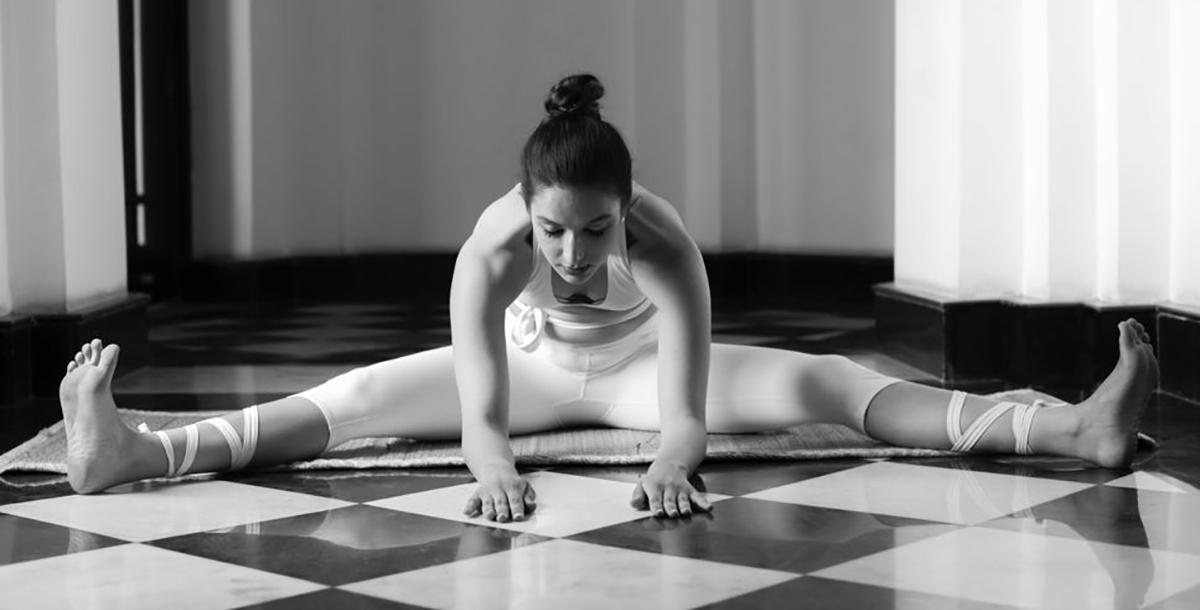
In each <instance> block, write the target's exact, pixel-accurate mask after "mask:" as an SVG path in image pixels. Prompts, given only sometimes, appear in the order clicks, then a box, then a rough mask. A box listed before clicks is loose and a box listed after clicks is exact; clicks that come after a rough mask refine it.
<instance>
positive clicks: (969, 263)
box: [896, 0, 1200, 304]
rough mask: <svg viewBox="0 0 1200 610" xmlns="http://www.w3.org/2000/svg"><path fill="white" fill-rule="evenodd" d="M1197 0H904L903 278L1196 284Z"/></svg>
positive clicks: (1148, 295)
mask: <svg viewBox="0 0 1200 610" xmlns="http://www.w3.org/2000/svg"><path fill="white" fill-rule="evenodd" d="M1198 15H1200V9H1197V6H1196V3H1194V2H1186V1H1184V0H1146V1H1145V2H1120V1H1118V0H1096V1H1094V2H1093V1H1087V0H1062V1H1059V2H1050V3H1047V2H1039V1H1036V0H1027V1H1022V2H1011V1H1007V0H971V1H969V2H963V1H960V2H938V1H933V0H900V1H899V2H898V3H897V19H896V32H897V34H896V50H897V52H896V66H897V67H896V78H897V84H896V89H897V95H896V121H897V125H896V154H897V163H896V168H897V170H896V171H897V175H896V213H897V219H896V277H897V283H898V284H900V285H901V286H905V285H907V286H910V287H915V288H927V289H930V288H931V289H935V290H938V291H941V292H944V293H946V294H948V295H950V296H951V297H953V298H962V299H970V298H1004V297H1021V298H1025V299H1033V300H1040V301H1051V300H1053V301H1089V302H1099V303H1108V304H1152V303H1155V302H1160V301H1165V300H1168V299H1173V300H1176V301H1180V302H1184V303H1186V302H1189V301H1190V302H1196V301H1200V298H1198V297H1200V279H1193V278H1197V277H1200V273H1198V272H1197V271H1198V269H1200V254H1198V253H1197V252H1198V249H1197V248H1196V247H1195V245H1194V240H1193V239H1191V236H1194V235H1195V234H1196V231H1197V230H1200V225H1198V224H1197V223H1200V212H1198V211H1197V210H1198V209H1200V204H1198V200H1197V195H1198V194H1200V181H1198V179H1197V175H1198V174H1200V172H1196V171H1194V168H1195V167H1196V166H1197V160H1198V159H1200V145H1197V144H1196V142H1197V141H1198V138H1197V136H1198V135H1200V133H1198V132H1200V129H1198V127H1200V119H1198V113H1197V111H1196V110H1194V108H1197V107H1200V87H1198V81H1200V78H1198V76H1200V75H1198V74H1197V71H1198V70H1200V52H1198V51H1200V47H1198V45H1197V43H1195V42H1193V41H1192V40H1191V38H1194V37H1190V36H1189V35H1188V34H1189V33H1191V32H1193V31H1194V27H1195V26H1197V25H1200V22H1198V19H1200V17H1198Z"/></svg>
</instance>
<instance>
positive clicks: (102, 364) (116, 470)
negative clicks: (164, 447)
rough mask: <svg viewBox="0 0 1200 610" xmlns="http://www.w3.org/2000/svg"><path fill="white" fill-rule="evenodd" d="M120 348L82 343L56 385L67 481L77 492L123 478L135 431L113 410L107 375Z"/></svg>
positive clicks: (104, 486)
mask: <svg viewBox="0 0 1200 610" xmlns="http://www.w3.org/2000/svg"><path fill="white" fill-rule="evenodd" d="M119 355H120V348H119V347H118V346H116V345H109V346H105V345H104V344H103V342H101V341H100V340H99V339H95V340H93V341H91V342H90V343H87V344H84V346H83V347H82V348H80V350H79V352H78V353H77V354H75V358H74V359H73V360H71V362H69V363H68V364H67V373H66V375H64V376H63V379H62V382H61V383H60V384H59V389H58V395H59V401H60V403H61V405H62V412H63V424H64V426H65V428H66V431H67V480H68V482H70V484H71V488H72V489H74V490H75V491H76V492H77V493H96V492H99V491H103V490H105V489H108V488H109V487H112V486H113V485H116V484H118V483H123V482H125V481H123V480H121V476H122V472H123V470H124V468H123V465H124V464H125V462H126V461H127V460H128V455H129V453H128V451H127V450H128V447H129V445H130V443H131V442H132V441H133V436H134V435H135V433H134V432H133V431H132V430H130V429H129V428H128V427H127V426H126V425H125V423H124V422H122V421H121V418H120V417H119V415H118V414H117V405H116V402H114V401H113V395H112V379H113V373H114V372H116V369H117V359H118V356H119Z"/></svg>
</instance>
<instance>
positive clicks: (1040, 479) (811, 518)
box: [0, 303, 1200, 608]
mask: <svg viewBox="0 0 1200 610" xmlns="http://www.w3.org/2000/svg"><path fill="white" fill-rule="evenodd" d="M847 311H851V312H854V311H859V310H853V309H847V310H842V311H841V312H837V311H827V310H826V311H820V310H818V311H806V310H802V309H794V310H739V311H731V312H718V313H717V314H716V315H715V316H714V334H715V338H716V340H718V341H725V342H736V343H745V344H755V345H769V346H773V347H782V348H785V349H795V350H801V351H806V352H809V353H842V354H846V355H849V356H850V357H852V358H855V359H857V360H859V361H860V362H863V363H864V364H867V365H868V366H872V367H874V368H877V369H880V370H883V371H884V372H887V373H889V374H892V375H895V376H898V377H903V378H906V379H912V380H917V381H928V378H926V377H924V376H922V375H921V374H920V373H919V372H917V371H915V370H913V369H911V368H909V367H906V366H905V365H903V364H902V363H899V362H896V361H894V360H891V359H890V358H887V357H886V356H884V355H882V354H879V353H878V352H876V351H875V350H874V346H875V343H874V336H873V332H872V321H871V320H870V319H869V318H864V317H862V315H861V313H858V314H857V315H856V314H854V313H847ZM152 315H153V330H152V338H153V341H154V346H153V362H154V366H153V367H150V368H147V369H143V370H140V371H122V375H121V378H120V379H119V380H118V383H117V384H116V393H117V402H118V404H120V405H121V406H123V407H133V408H147V409H172V410H183V409H226V408H229V409H232V408H238V407H242V406H244V405H246V404H250V403H253V402H260V401H263V400H269V399H271V398H276V397H279V396H283V395H286V394H288V393H291V392H292V391H295V390H297V389H300V388H303V387H307V386H309V385H312V384H313V383H316V382H319V381H320V380H322V379H324V378H327V377H329V376H332V375H334V374H336V373H338V372H341V371H344V370H347V369H348V368H351V367H353V366H355V365H358V364H365V363H369V362H374V361H377V360H380V359H384V358H392V357H396V356H399V355H404V354H408V353H412V352H415V351H418V350H421V349H425V348H427V347H434V346H440V345H443V344H445V343H446V342H447V341H448V333H447V318H446V312H445V310H444V309H437V308H434V309H428V308H405V307H403V306H397V305H383V304H371V303H366V304H345V305H330V304H323V305H316V304H314V305H308V306H303V305H302V306H258V307H256V308H254V309H247V308H245V307H241V306H234V305H203V306H199V305H181V304H172V305H165V306H164V305H155V306H154V307H153V308H152ZM6 418H8V419H7V420H6V425H5V426H4V427H3V431H2V432H0V449H4V450H7V449H8V448H11V447H12V446H14V445H15V444H17V443H18V442H19V441H21V440H24V439H25V438H27V437H29V436H31V435H32V434H33V433H34V432H36V431H37V430H38V429H39V428H41V427H43V426H46V425H49V424H50V423H53V422H54V421H57V419H58V407H57V404H56V403H55V402H53V401H43V402H40V403H34V404H31V405H29V406H27V407H26V408H24V409H21V410H17V411H13V412H11V414H10V413H6ZM1144 428H1145V430H1146V432H1148V433H1149V434H1151V435H1154V436H1156V437H1157V438H1158V439H1159V441H1160V443H1161V445H1160V447H1159V448H1158V450H1157V451H1152V452H1151V451H1147V452H1144V453H1142V454H1140V455H1139V458H1138V461H1137V463H1136V464H1135V467H1134V468H1133V469H1128V470H1103V469H1096V468H1092V467H1090V466H1089V465H1087V464H1084V463H1082V462H1079V461H1075V460H1064V459H1054V458H1046V457H1031V458H1015V457H1010V456H963V457H958V458H939V459H922V460H906V461H901V460H887V461H878V460H859V459H850V460H828V461H813V462H721V463H710V464H704V465H703V466H702V467H701V469H700V471H699V474H698V476H697V477H696V479H695V482H696V483H697V484H698V485H700V486H702V488H703V489H704V490H706V491H707V493H709V494H710V498H711V499H713V500H714V502H715V508H714V511H713V513H712V514H709V515H696V516H693V517H692V518H690V519H686V520H679V521H671V520H665V519H654V518H650V517H648V516H647V515H646V513H644V512H638V511H635V510H633V509H631V508H629V507H628V505H627V499H628V497H629V495H630V492H631V491H632V489H633V486H634V484H635V483H636V481H637V478H638V475H639V474H640V472H641V468H640V467H561V468H549V469H534V470H530V471H527V473H526V474H527V475H528V476H529V477H530V479H531V481H533V484H534V486H535V488H536V489H538V490H539V509H538V511H535V513H534V517H533V519H531V520H529V521H526V522H521V523H507V524H491V523H485V522H482V521H479V520H471V519H467V518H465V517H463V516H462V515H461V514H460V509H461V505H462V500H463V498H464V497H465V494H467V493H469V491H470V490H471V489H472V487H473V485H472V483H471V479H470V477H469V475H468V474H467V473H466V471H465V470H463V469H426V470H420V469H414V470H406V471H400V470H397V471H388V470H370V471H308V472H287V473H284V472H277V473H269V472H259V473H247V474H242V475H229V476H214V477H206V478H201V479H199V480H192V481H188V482H186V483H170V482H160V481H155V482H148V483H141V484H137V485H134V486H126V487H123V488H118V489H117V490H115V491H114V493H108V494H101V495H96V496H77V495H74V494H71V493H70V490H69V488H68V487H67V486H66V484H65V482H64V481H63V480H62V477H60V476H58V475H37V474H17V473H8V474H6V475H3V477H2V480H0V606H3V607H63V606H70V605H94V606H99V607H151V606H162V605H167V604H170V605H172V606H187V605H188V604H194V605H196V606H203V607H263V608H332V607H336V608H384V607H386V608H409V607H431V606H432V607H450V606H457V607H467V608H475V607H504V606H510V607H518V606H519V607H522V608H550V607H563V606H568V605H569V606H570V607H579V608H586V607H614V606H616V607H629V608H635V607H652V608H697V607H713V608H760V607H795V606H797V605H804V606H806V607H820V608H1010V607H1063V608H1084V607H1086V608H1098V607H1117V608H1123V607H1135V606H1139V605H1147V606H1149V607H1154V608H1194V607H1197V604H1198V603H1200V525H1197V521H1196V519H1195V516H1196V515H1197V514H1200V490H1198V489H1197V487H1198V486H1200V450H1198V449H1197V447H1198V446H1200V438H1198V437H1200V409H1198V408H1196V406H1195V405H1190V404H1186V403H1182V402H1178V401H1174V400H1172V399H1169V398H1166V397H1159V398H1158V399H1156V400H1155V403H1154V404H1153V405H1152V407H1151V410H1150V412H1149V414H1148V416H1147V418H1146V421H1145V426H1144ZM581 498H582V499H585V500H586V502H584V503H581V502H580V499H581ZM564 507H571V508H570V509H569V510H568V509H567V508H564ZM131 515H136V518H133V517H131ZM181 591H186V592H187V594H186V596H181V593H180V592H181Z"/></svg>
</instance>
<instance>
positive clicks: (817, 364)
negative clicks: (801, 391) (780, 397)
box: [800, 354, 856, 385]
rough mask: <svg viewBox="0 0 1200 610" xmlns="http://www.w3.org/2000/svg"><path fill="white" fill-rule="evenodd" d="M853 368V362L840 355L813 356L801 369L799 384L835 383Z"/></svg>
mask: <svg viewBox="0 0 1200 610" xmlns="http://www.w3.org/2000/svg"><path fill="white" fill-rule="evenodd" d="M855 366H856V364H855V363H854V361H853V360H851V359H849V358H847V357H845V356H842V355H840V354H822V355H819V356H813V357H812V359H811V360H809V361H808V362H807V363H806V364H805V365H804V367H803V368H802V369H801V372H800V376H801V382H802V383H804V384H805V385H828V384H829V383H837V382H838V379H839V378H840V377H842V376H843V375H844V374H845V373H846V372H847V371H850V370H852V369H853V368H854V367H855Z"/></svg>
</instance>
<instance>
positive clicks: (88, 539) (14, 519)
mask: <svg viewBox="0 0 1200 610" xmlns="http://www.w3.org/2000/svg"><path fill="white" fill-rule="evenodd" d="M118 544H126V543H125V541H124V540H117V539H116V538H109V537H108V536H101V535H100V534H95V533H92V532H85V531H83V530H77V529H73V528H68V527H62V526H60V525H54V524H52V523H44V522H42V521H37V520H34V519H26V518H24V517H18V516H15V515H6V514H4V513H0V566H3V565H7V564H12V563H17V562H19V561H30V560H33V559H42V558H43V557H57V556H59V555H67V554H70V553H82V552H84V551H91V550H94V549H100V548H104V547H107V546H115V545H118Z"/></svg>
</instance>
